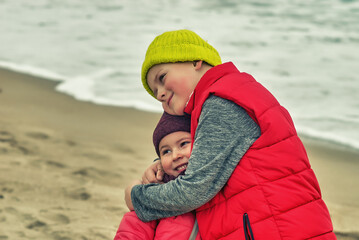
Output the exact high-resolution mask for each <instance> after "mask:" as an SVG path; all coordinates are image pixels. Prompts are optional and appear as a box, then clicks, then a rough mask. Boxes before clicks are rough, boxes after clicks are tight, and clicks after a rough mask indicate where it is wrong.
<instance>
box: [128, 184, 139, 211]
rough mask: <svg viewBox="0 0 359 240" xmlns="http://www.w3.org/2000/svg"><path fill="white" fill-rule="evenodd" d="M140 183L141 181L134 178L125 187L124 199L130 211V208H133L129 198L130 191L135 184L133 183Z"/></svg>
mask: <svg viewBox="0 0 359 240" xmlns="http://www.w3.org/2000/svg"><path fill="white" fill-rule="evenodd" d="M140 184H142V182H141V181H140V180H135V181H133V182H132V183H131V184H130V185H128V186H127V187H126V189H125V201H126V205H127V207H128V209H129V210H130V211H132V210H135V209H134V208H133V205H132V200H131V191H132V188H133V187H134V186H135V185H140Z"/></svg>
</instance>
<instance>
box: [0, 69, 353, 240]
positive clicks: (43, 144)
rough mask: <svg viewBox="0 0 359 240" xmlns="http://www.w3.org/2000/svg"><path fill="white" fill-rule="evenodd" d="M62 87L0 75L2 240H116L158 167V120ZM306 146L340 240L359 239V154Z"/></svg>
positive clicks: (319, 144) (307, 140)
mask: <svg viewBox="0 0 359 240" xmlns="http://www.w3.org/2000/svg"><path fill="white" fill-rule="evenodd" d="M57 84H58V83H57V82H55V81H49V80H46V79H43V78H39V77H35V76H31V75H26V74H23V73H17V72H13V71H11V70H6V69H1V68H0V103H1V106H0V115H1V116H2V117H1V118H0V124H1V129H0V159H1V161H2V165H1V166H0V202H1V203H3V204H2V205H1V207H0V212H1V213H2V214H3V216H4V217H0V222H1V225H3V226H4V229H1V230H0V238H1V239H3V238H2V236H7V237H8V239H16V238H20V237H22V238H26V239H58V238H61V237H63V238H64V239H65V238H66V237H69V238H70V239H72V238H76V239H77V238H81V237H84V238H89V239H92V238H93V236H96V239H109V238H110V239H111V238H113V236H114V234H115V231H116V229H117V226H118V224H119V223H120V220H121V218H122V215H123V214H124V213H125V212H126V211H127V209H126V206H125V203H124V200H123V188H124V187H125V186H126V185H127V183H128V182H129V181H131V180H133V179H136V178H138V177H140V176H141V174H142V172H143V170H144V169H145V168H146V167H147V166H148V164H150V163H151V161H152V159H153V158H155V152H154V150H153V146H152V131H153V129H154V127H155V125H156V124H157V121H158V119H159V117H160V116H161V114H159V113H151V112H146V111H141V110H137V109H132V108H126V107H115V106H106V105H98V104H95V103H91V102H82V101H78V100H76V99H75V98H73V97H72V96H69V95H66V94H64V93H60V92H58V91H56V90H55V87H56V85H57ZM301 139H302V140H303V142H304V145H305V147H306V150H307V152H308V155H309V158H310V162H311V164H312V168H313V170H314V172H315V173H316V175H317V178H318V181H319V183H320V186H321V189H322V194H323V199H324V200H325V202H326V203H327V206H328V208H329V211H330V214H331V216H332V221H333V224H334V230H335V232H336V233H337V234H338V239H359V227H357V226H359V193H357V192H356V189H359V188H358V186H359V174H358V173H359V152H357V151H355V150H353V151H351V149H347V148H346V147H342V146H338V145H335V144H333V143H329V142H325V141H321V140H314V139H310V138H307V137H304V136H301ZM338 159H340V160H338ZM19 176H21V177H19ZM91 236H92V237H91ZM339 236H340V238H339ZM4 239H7V238H4Z"/></svg>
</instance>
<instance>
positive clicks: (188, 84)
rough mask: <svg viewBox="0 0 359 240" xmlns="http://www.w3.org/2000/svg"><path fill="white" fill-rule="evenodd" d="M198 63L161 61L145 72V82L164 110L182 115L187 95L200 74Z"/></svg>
mask: <svg viewBox="0 0 359 240" xmlns="http://www.w3.org/2000/svg"><path fill="white" fill-rule="evenodd" d="M201 66H202V62H201V61H200V64H196V65H194V64H193V62H185V63H162V64H158V65H155V66H153V67H152V68H151V69H150V70H149V71H148V74H147V83H148V85H149V87H150V88H151V90H152V91H153V93H154V95H155V96H156V98H157V100H159V101H160V102H161V103H162V107H163V109H164V110H165V112H167V113H169V114H172V115H183V111H184V109H185V107H186V104H187V102H188V100H189V97H190V95H191V93H192V92H193V90H194V89H195V87H196V85H197V83H198V82H199V80H200V79H201V77H202V75H201V72H200V71H199V69H200V68H201Z"/></svg>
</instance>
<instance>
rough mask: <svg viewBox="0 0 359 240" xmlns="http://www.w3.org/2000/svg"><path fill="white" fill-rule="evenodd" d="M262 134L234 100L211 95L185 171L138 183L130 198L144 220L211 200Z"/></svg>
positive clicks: (206, 103)
mask: <svg viewBox="0 0 359 240" xmlns="http://www.w3.org/2000/svg"><path fill="white" fill-rule="evenodd" d="M259 136H260V129H259V127H258V125H257V124H256V123H255V122H254V121H253V120H252V119H251V118H250V117H249V115H248V114H247V113H246V112H245V110H244V109H243V108H241V107H240V106H238V105H236V104H235V103H233V102H231V101H228V100H225V99H222V98H219V97H216V96H210V97H209V98H208V99H207V100H206V102H205V104H204V105H203V108H202V113H201V116H200V119H199V123H198V127H197V130H196V136H195V141H194V145H193V150H192V154H191V157H190V159H189V164H188V167H187V169H186V174H185V175H184V176H180V177H178V178H177V179H175V180H173V181H170V182H168V183H166V184H153V183H152V184H146V185H136V186H134V187H133V188H132V191H131V200H132V203H133V206H134V209H135V211H136V214H137V216H138V217H139V218H140V219H141V220H142V221H151V220H154V219H159V218H164V217H170V216H177V215H180V214H183V213H186V212H189V211H192V210H193V209H196V208H198V207H200V206H201V205H203V204H204V203H206V202H208V201H209V200H210V199H212V198H213V197H214V196H215V195H216V194H217V193H218V192H219V191H220V190H221V189H222V187H223V186H224V185H225V183H226V182H227V180H228V179H229V177H230V176H231V174H232V172H233V170H234V169H235V167H236V166H237V164H238V162H239V160H240V159H241V158H242V156H243V155H244V154H245V152H246V151H247V150H248V148H249V147H250V146H251V145H252V144H253V142H254V141H255V140H256V139H257V138H258V137H259Z"/></svg>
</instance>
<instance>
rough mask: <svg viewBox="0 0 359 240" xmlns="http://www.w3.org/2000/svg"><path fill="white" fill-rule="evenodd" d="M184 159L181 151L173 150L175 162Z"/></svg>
mask: <svg viewBox="0 0 359 240" xmlns="http://www.w3.org/2000/svg"><path fill="white" fill-rule="evenodd" d="M182 157H183V154H182V152H181V151H180V150H173V161H176V160H178V159H181V158H182Z"/></svg>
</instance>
